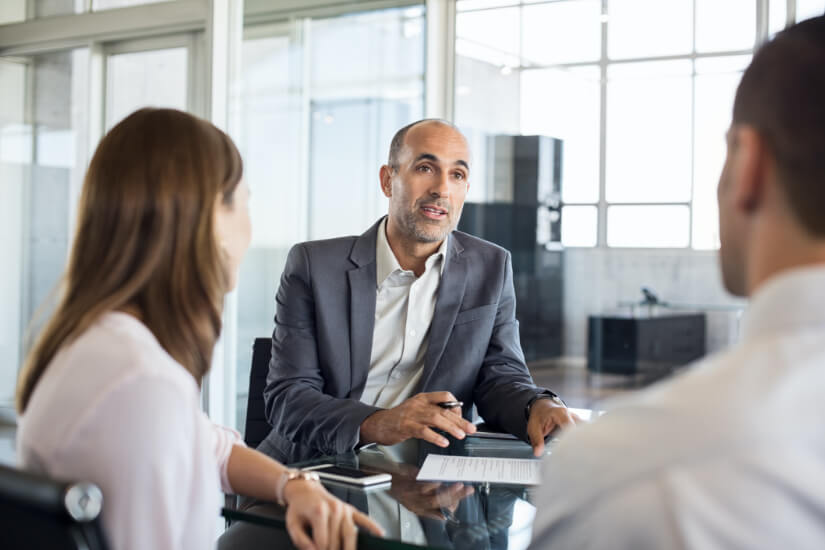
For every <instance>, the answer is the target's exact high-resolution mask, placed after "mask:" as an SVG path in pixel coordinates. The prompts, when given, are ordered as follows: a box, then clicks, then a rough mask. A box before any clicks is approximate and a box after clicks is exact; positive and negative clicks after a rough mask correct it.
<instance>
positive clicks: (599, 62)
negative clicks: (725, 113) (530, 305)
mask: <svg viewBox="0 0 825 550" xmlns="http://www.w3.org/2000/svg"><path fill="white" fill-rule="evenodd" d="M456 1H457V0H456ZM572 1H576V0H544V1H539V2H529V3H528V2H525V1H523V0H519V1H513V2H501V3H500V4H498V5H495V6H485V7H480V8H476V9H467V10H457V14H458V15H460V14H464V13H476V12H483V11H491V10H498V9H505V8H518V9H520V10H523V8H525V7H532V6H537V5H546V4H554V3H560V2H572ZM610 1H611V0H601V7H602V16H603V17H602V20H601V50H600V51H601V53H600V57H599V59H594V60H590V61H582V62H575V63H559V64H539V63H531V64H530V65H529V66H525V67H519V68H517V70H522V71H531V70H542V69H558V68H574V67H598V68H599V72H600V75H601V79H600V91H599V103H600V109H599V199H598V201H597V202H593V203H586V202H571V203H564V205H563V206H596V207H597V208H598V217H597V219H598V221H597V223H598V227H597V231H596V234H597V243H596V246H595V247H571V248H602V249H609V248H613V247H609V246H608V245H607V230H608V227H607V209H608V208H609V207H610V206H670V205H673V206H682V205H687V206H688V207H689V209H690V216H689V226H688V245H687V246H686V247H684V248H673V247H669V248H660V247H641V246H640V247H636V248H634V247H621V249H622V250H690V251H691V252H704V251H705V250H704V249H696V248H694V238H693V195H694V179H695V178H694V170H695V168H694V163H695V162H694V161H695V150H694V148H695V124H696V109H695V102H696V93H695V87H696V60H697V59H702V58H718V57H729V56H730V57H733V56H739V55H752V54H753V53H754V52H755V51H756V49H757V48H758V47H759V45H760V44H762V43H764V42H765V41H766V40H767V39H768V38H769V37H770V32H769V21H768V14H769V7H770V2H771V1H784V2H785V3H786V5H787V16H786V25H785V26H786V27H787V26H788V25H790V24H793V22H794V20H795V17H796V0H753V1H754V2H755V4H756V29H755V43H754V47H753V48H750V49H745V50H723V51H716V52H697V51H696V4H697V0H692V13H693V33H692V34H693V36H692V48H691V51H690V52H689V53H687V54H680V55H663V56H647V57H634V58H622V59H611V58H610V57H609V55H608V51H607V45H608V32H609V18H608V17H605V15H607V14H608V13H609V12H608V4H609V2H610ZM613 1H615V0H613ZM519 24H520V31H519V37H520V41H521V40H522V39H523V36H524V32H523V17H520V23H519ZM520 43H521V42H520ZM503 53H508V52H503ZM509 53H511V54H512V52H509ZM515 55H517V56H518V57H519V59H523V56H521V52H517V54H515ZM675 60H690V61H691V65H692V71H691V140H690V159H691V168H690V170H691V174H690V196H691V200H690V201H689V202H678V201H677V202H655V203H638V202H612V201H611V202H608V201H607V199H606V196H607V195H606V190H607V189H606V187H607V183H606V182H607V168H606V159H607V84H608V82H607V71H608V67H610V66H611V65H620V64H626V63H643V62H650V61H675ZM453 97H455V90H453Z"/></svg>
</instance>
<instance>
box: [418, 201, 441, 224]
mask: <svg viewBox="0 0 825 550" xmlns="http://www.w3.org/2000/svg"><path fill="white" fill-rule="evenodd" d="M421 212H423V214H424V215H425V216H426V217H428V218H430V219H433V220H443V219H444V218H445V217H446V216H447V211H446V210H445V209H443V208H439V207H438V206H433V205H431V204H427V205H424V206H422V207H421Z"/></svg>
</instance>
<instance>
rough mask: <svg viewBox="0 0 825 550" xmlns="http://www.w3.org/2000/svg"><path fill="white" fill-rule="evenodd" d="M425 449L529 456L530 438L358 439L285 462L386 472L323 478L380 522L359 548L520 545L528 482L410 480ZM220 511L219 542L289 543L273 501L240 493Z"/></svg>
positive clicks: (509, 549) (528, 525)
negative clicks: (358, 445) (374, 479)
mask: <svg viewBox="0 0 825 550" xmlns="http://www.w3.org/2000/svg"><path fill="white" fill-rule="evenodd" d="M430 453H434V454H449V455H459V456H484V457H496V458H534V457H533V454H532V449H531V448H530V446H529V445H527V444H526V443H524V442H522V441H516V440H491V439H481V438H474V437H468V438H467V439H466V440H464V441H458V440H454V439H450V446H449V447H448V448H447V449H441V448H438V447H436V446H434V445H431V444H429V443H426V442H421V441H410V442H406V443H402V444H401V445H400V446H399V445H396V446H394V447H376V446H371V447H366V448H363V449H361V450H359V451H357V452H351V453H347V454H343V455H338V456H333V457H324V458H319V459H317V460H312V461H307V462H301V463H297V464H293V465H292V466H294V467H308V466H312V465H316V464H322V463H335V464H338V465H342V466H349V467H358V468H361V469H363V470H366V471H372V472H384V473H388V474H390V475H391V476H392V482H391V483H390V484H384V485H383V486H378V487H375V488H366V489H363V488H360V487H357V486H353V485H346V484H340V483H335V482H329V481H324V486H325V487H326V488H327V490H329V491H330V492H331V493H332V494H334V495H335V496H337V497H338V498H340V499H341V500H343V501H344V502H348V503H349V504H351V505H353V506H354V507H355V508H357V509H359V510H361V511H362V512H364V513H366V514H368V515H369V516H370V517H371V518H372V519H373V520H375V521H376V522H377V523H379V524H380V525H381V527H383V528H384V530H385V532H386V536H385V537H384V538H379V537H374V536H371V535H369V534H367V533H364V532H361V533H360V534H359V540H358V547H359V548H367V549H373V550H388V549H403V548H421V547H427V548H441V549H445V550H452V549H455V550H523V549H525V548H527V546H528V545H529V543H530V537H531V534H532V524H533V519H534V517H535V508H534V507H533V505H532V504H531V503H530V502H531V490H532V489H531V488H530V487H526V486H522V485H501V484H489V483H473V484H461V483H437V482H426V481H416V479H415V476H416V474H417V473H418V469H419V466H420V465H421V464H422V463H423V461H424V459H425V458H426V456H427V455H428V454H430ZM223 516H224V517H225V518H226V519H227V521H228V523H229V524H230V525H229V527H228V528H227V530H226V531H225V532H224V534H223V535H222V536H221V538H220V539H219V541H218V548H219V549H221V550H231V549H239V548H294V546H293V545H292V544H291V542H290V541H289V537H288V535H287V534H286V529H285V524H284V509H283V508H281V507H280V506H278V505H277V504H275V503H272V502H263V501H256V500H251V499H244V498H241V499H239V502H238V505H237V507H234V508H229V507H227V508H224V510H223Z"/></svg>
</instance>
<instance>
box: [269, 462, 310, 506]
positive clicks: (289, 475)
mask: <svg viewBox="0 0 825 550" xmlns="http://www.w3.org/2000/svg"><path fill="white" fill-rule="evenodd" d="M293 479H303V480H304V481H321V478H320V477H318V474H316V473H315V472H305V471H303V470H296V469H294V468H287V469H285V470H284V473H282V474H281V477H279V478H278V482H277V483H276V484H275V501H276V502H277V503H278V504H280V505H281V506H284V507H285V506H286V500H284V489H285V488H286V484H287V483H289V482H290V481H292V480H293Z"/></svg>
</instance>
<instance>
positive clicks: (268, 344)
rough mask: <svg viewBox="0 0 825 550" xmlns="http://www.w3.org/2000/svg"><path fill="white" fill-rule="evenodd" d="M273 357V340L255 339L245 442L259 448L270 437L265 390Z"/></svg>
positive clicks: (247, 404) (247, 403)
mask: <svg viewBox="0 0 825 550" xmlns="http://www.w3.org/2000/svg"><path fill="white" fill-rule="evenodd" d="M271 357H272V338H255V343H254V344H253V345H252V368H251V369H250V371H249V398H248V400H247V402H246V424H245V428H244V438H243V439H244V442H246V444H247V445H248V446H250V447H252V448H255V447H257V446H258V445H259V444H260V443H261V441H263V440H264V438H266V436H267V435H269V430H271V429H272V428H271V427H270V426H269V422H268V421H267V420H266V413H265V412H264V388H265V387H266V375H267V374H268V373H269V359H270V358H271Z"/></svg>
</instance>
